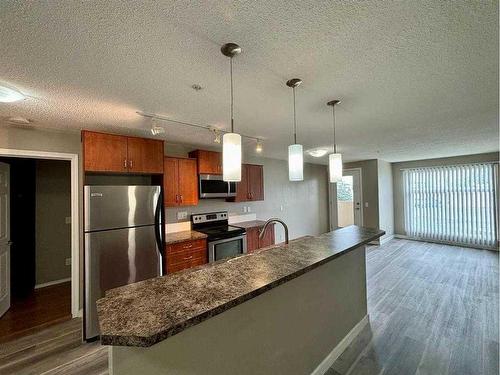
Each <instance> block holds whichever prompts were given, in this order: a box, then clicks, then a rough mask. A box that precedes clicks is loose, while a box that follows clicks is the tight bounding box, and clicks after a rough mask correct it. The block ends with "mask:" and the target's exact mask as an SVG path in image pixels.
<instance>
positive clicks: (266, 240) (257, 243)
mask: <svg viewBox="0 0 500 375" xmlns="http://www.w3.org/2000/svg"><path fill="white" fill-rule="evenodd" d="M260 229H261V228H259V227H253V228H248V229H247V253H248V254H251V253H253V252H254V251H255V250H258V249H262V248H264V247H268V246H272V245H274V224H271V225H270V226H269V227H267V230H266V234H265V235H264V237H263V238H262V239H260V238H259V233H260Z"/></svg>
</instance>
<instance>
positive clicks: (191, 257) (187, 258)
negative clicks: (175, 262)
mask: <svg viewBox="0 0 500 375" xmlns="http://www.w3.org/2000/svg"><path fill="white" fill-rule="evenodd" d="M189 259H193V256H192V255H191V256H190V257H186V258H184V260H189Z"/></svg>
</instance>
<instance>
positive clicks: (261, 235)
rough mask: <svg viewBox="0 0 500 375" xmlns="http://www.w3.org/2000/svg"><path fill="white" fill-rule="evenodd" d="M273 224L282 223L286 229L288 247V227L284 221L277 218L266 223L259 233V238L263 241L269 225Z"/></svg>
mask: <svg viewBox="0 0 500 375" xmlns="http://www.w3.org/2000/svg"><path fill="white" fill-rule="evenodd" d="M271 223H280V224H281V225H283V228H284V229H285V244H287V245H288V227H287V225H286V224H285V222H284V221H283V220H281V219H278V218H276V217H273V218H271V219H269V220H268V221H266V222H265V223H264V226H263V227H262V229H261V230H260V231H259V238H260V239H262V238H263V237H264V234H265V233H266V229H267V227H268V226H269V224H271Z"/></svg>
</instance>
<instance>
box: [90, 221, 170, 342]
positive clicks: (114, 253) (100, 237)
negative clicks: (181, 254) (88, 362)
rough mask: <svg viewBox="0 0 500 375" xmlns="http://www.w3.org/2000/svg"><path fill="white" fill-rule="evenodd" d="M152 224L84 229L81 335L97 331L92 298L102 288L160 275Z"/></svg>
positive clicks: (91, 334) (158, 250)
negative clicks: (111, 228) (83, 302)
mask: <svg viewBox="0 0 500 375" xmlns="http://www.w3.org/2000/svg"><path fill="white" fill-rule="evenodd" d="M160 250H161V249H158V245H157V241H156V237H155V227H154V226H144V227H138V228H126V229H116V230H109V231H101V232H91V233H85V338H86V339H90V338H92V337H95V336H97V335H99V324H98V319H97V309H96V301H97V300H98V299H99V298H101V297H103V296H104V292H105V291H107V290H109V289H112V288H116V287H118V286H122V285H125V284H131V283H134V282H137V281H141V280H145V279H150V278H153V277H156V276H159V275H160V272H161V256H160Z"/></svg>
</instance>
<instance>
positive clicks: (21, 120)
mask: <svg viewBox="0 0 500 375" xmlns="http://www.w3.org/2000/svg"><path fill="white" fill-rule="evenodd" d="M7 122H8V123H9V124H12V125H30V124H32V123H33V122H34V120H32V119H29V118H25V117H19V116H16V117H8V118H7Z"/></svg>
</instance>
